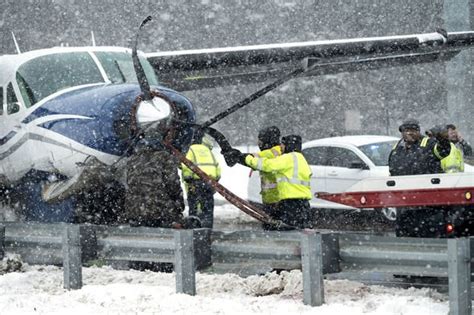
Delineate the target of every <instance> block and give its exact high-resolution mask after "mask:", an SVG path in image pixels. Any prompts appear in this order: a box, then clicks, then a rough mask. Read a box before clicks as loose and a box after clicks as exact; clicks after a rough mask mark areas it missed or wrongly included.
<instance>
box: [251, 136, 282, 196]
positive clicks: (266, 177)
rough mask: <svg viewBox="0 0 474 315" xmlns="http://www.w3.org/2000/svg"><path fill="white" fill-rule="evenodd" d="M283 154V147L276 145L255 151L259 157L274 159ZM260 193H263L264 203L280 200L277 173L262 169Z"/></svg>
mask: <svg viewBox="0 0 474 315" xmlns="http://www.w3.org/2000/svg"><path fill="white" fill-rule="evenodd" d="M280 155H281V147H280V146H279V145H276V146H274V147H272V148H270V149H267V150H263V151H260V152H258V153H255V154H254V156H255V157H257V158H266V159H273V158H276V157H277V156H280ZM259 173H260V195H262V203H263V204H273V203H277V202H278V201H280V196H279V194H278V189H277V179H276V176H275V174H273V173H269V172H264V171H260V172H259Z"/></svg>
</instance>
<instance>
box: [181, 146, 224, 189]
mask: <svg viewBox="0 0 474 315" xmlns="http://www.w3.org/2000/svg"><path fill="white" fill-rule="evenodd" d="M186 158H187V159H188V160H190V161H191V162H193V163H194V164H196V165H197V166H198V167H199V168H200V169H201V170H202V171H203V172H204V173H206V174H207V175H209V176H210V177H211V178H213V179H216V180H219V179H220V178H221V168H220V166H219V163H218V162H217V160H216V158H215V156H214V154H212V151H211V148H210V147H209V146H207V145H204V144H193V145H191V146H190V147H189V151H188V153H187V154H186ZM181 169H182V171H183V179H184V180H185V181H186V180H190V179H199V176H197V175H196V174H194V172H193V171H192V170H191V169H189V168H188V167H187V166H186V165H184V164H181Z"/></svg>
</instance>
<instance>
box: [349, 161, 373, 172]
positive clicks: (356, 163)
mask: <svg viewBox="0 0 474 315" xmlns="http://www.w3.org/2000/svg"><path fill="white" fill-rule="evenodd" d="M349 168H353V169H361V170H368V169H369V166H368V165H367V164H365V163H364V162H362V161H353V162H351V164H350V166H349Z"/></svg>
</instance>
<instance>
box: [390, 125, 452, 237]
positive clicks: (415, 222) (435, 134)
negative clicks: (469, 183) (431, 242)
mask: <svg viewBox="0 0 474 315" xmlns="http://www.w3.org/2000/svg"><path fill="white" fill-rule="evenodd" d="M399 131H400V132H401V133H402V138H401V139H400V141H399V142H398V143H397V145H396V146H395V147H394V148H393V150H392V152H390V156H389V162H388V164H389V171H390V175H391V176H403V175H420V174H436V173H443V169H442V167H441V160H442V159H444V158H446V157H447V156H448V155H450V151H451V143H450V142H449V139H448V131H447V128H446V127H445V126H435V127H433V128H431V129H430V132H431V133H432V137H428V136H427V137H423V136H422V135H421V133H420V124H419V122H418V121H417V120H415V119H407V120H405V121H404V122H403V123H402V124H401V125H400V127H399ZM442 215H443V213H442V212H440V211H437V209H434V208H429V207H418V208H416V209H413V208H410V209H405V208H399V209H397V221H396V228H395V232H396V234H397V236H410V237H430V236H436V235H439V234H440V233H441V232H440V231H438V230H439V227H440V224H439V222H442V221H443V219H442V218H441V217H442ZM440 216H441V217H440Z"/></svg>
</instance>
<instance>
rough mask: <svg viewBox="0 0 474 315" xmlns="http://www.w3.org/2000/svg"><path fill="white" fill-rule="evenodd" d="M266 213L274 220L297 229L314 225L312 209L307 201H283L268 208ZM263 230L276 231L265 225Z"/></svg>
mask: <svg viewBox="0 0 474 315" xmlns="http://www.w3.org/2000/svg"><path fill="white" fill-rule="evenodd" d="M265 211H266V212H267V213H268V214H269V215H270V216H271V217H272V218H274V219H276V220H281V221H283V222H284V223H286V224H288V225H291V226H294V227H297V228H301V229H304V228H311V227H312V224H313V222H312V219H311V218H312V216H311V207H310V205H309V200H307V199H286V200H282V201H280V202H279V203H278V204H276V205H274V206H272V207H266V208H265ZM263 228H264V229H269V230H272V229H274V228H272V227H271V226H269V225H267V224H265V225H264V227H263ZM277 229H278V228H277Z"/></svg>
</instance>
